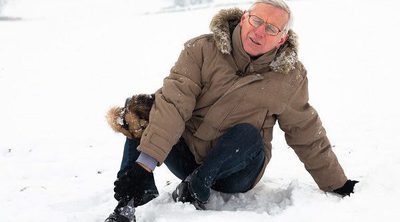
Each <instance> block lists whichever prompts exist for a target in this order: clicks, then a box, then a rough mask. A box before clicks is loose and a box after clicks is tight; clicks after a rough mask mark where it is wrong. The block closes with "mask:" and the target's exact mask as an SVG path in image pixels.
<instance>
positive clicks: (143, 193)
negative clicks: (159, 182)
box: [114, 163, 158, 207]
mask: <svg viewBox="0 0 400 222" xmlns="http://www.w3.org/2000/svg"><path fill="white" fill-rule="evenodd" d="M114 192H115V194H114V198H115V199H116V200H118V201H121V200H130V199H132V198H134V203H135V207H137V206H140V205H143V204H145V203H147V202H149V201H150V200H152V199H154V198H155V197H157V196H158V191H157V187H156V185H155V183H154V176H153V173H151V172H148V171H147V170H145V169H144V168H143V167H141V166H140V165H139V164H137V163H135V164H134V166H133V167H132V168H131V169H129V170H128V171H126V172H125V173H124V174H123V175H122V176H121V177H119V178H118V179H117V180H116V181H115V182H114Z"/></svg>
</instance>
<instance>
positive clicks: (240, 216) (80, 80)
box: [0, 0, 400, 222]
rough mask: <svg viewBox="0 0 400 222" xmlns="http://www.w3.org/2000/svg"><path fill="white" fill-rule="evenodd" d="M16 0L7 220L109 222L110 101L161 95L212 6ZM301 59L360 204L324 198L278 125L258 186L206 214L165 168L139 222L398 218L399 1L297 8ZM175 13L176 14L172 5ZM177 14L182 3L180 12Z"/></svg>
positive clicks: (3, 43)
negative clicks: (175, 196)
mask: <svg viewBox="0 0 400 222" xmlns="http://www.w3.org/2000/svg"><path fill="white" fill-rule="evenodd" d="M171 4H172V1H167V0H164V1H163V0H158V1H151V3H146V2H145V1H143V2H140V3H138V2H137V1H132V0H69V1H62V0H36V1H29V0H14V1H13V0H9V1H7V4H6V5H4V6H3V9H2V11H1V13H2V14H0V101H1V104H2V106H1V109H0V176H1V183H0V209H1V210H0V221H7V222H13V221H18V222H19V221H55V220H56V221H60V222H61V221H103V220H104V219H105V218H106V217H107V216H108V214H109V213H111V211H112V209H113V208H114V207H115V205H116V202H115V201H114V200H113V191H112V189H113V181H114V179H115V177H116V172H117V170H118V168H119V164H120V160H121V157H122V149H123V143H124V138H123V137H122V136H121V135H118V134H115V133H113V131H112V130H111V129H110V128H109V127H108V126H107V123H106V120H105V114H106V112H107V111H108V109H109V108H110V107H111V106H114V105H123V104H124V101H125V98H126V97H128V96H130V95H132V94H134V93H152V92H154V91H155V90H157V89H158V88H159V87H160V86H161V84H162V80H163V78H164V77H165V76H166V75H167V74H168V72H169V70H170V68H171V66H172V65H173V64H174V62H175V60H176V59H177V57H178V55H179V52H180V50H181V49H182V48H183V44H184V42H186V41H187V40H188V39H190V38H192V37H195V36H197V35H200V34H203V33H208V23H209V21H210V20H211V17H212V16H213V15H214V14H215V13H216V12H217V11H218V10H219V9H221V8H223V7H230V6H229V5H233V6H237V7H240V8H242V9H246V8H247V7H248V6H249V4H248V1H241V2H233V3H232V1H222V0H221V1H214V2H213V3H207V5H205V6H204V7H201V6H197V7H193V8H191V10H184V9H180V10H170V9H171V7H170V6H171ZM289 5H290V6H291V8H292V11H293V13H294V15H295V21H294V30H295V31H296V32H297V34H298V35H299V41H300V50H299V56H300V58H301V60H302V61H303V63H304V64H305V67H306V68H307V70H308V75H309V88H310V100H311V104H312V105H313V106H314V107H315V108H316V110H318V112H319V114H320V116H321V119H322V121H323V123H324V126H325V128H326V130H327V132H328V136H329V138H330V140H331V142H332V144H333V145H334V150H335V153H336V154H337V156H338V158H339V160H340V162H341V164H342V166H343V168H344V169H345V172H346V174H347V176H348V177H349V178H351V179H356V180H360V181H361V182H360V183H359V184H357V185H356V187H355V194H352V195H351V197H346V198H340V197H338V196H336V195H333V194H329V193H324V192H322V191H320V190H319V189H318V187H317V186H316V184H315V183H314V181H313V180H312V178H311V177H310V175H309V174H308V173H307V172H306V170H305V169H304V167H303V165H302V163H301V162H300V161H299V160H298V158H297V157H296V155H295V154H294V152H293V151H292V150H291V149H287V145H286V143H285V141H284V138H283V135H282V132H281V131H280V130H279V128H276V130H275V132H274V141H273V157H272V160H271V162H270V164H269V166H268V167H267V170H266V173H265V176H264V177H263V179H262V180H261V182H260V183H259V184H258V185H257V186H256V187H255V188H254V189H253V190H251V191H249V192H247V193H244V194H236V195H226V194H221V193H215V192H213V193H212V195H211V200H210V203H209V206H208V207H209V208H210V209H212V210H210V211H197V210H195V208H194V207H193V206H191V205H189V204H181V203H178V204H177V203H174V202H173V201H172V198H171V193H172V191H173V190H174V188H175V187H176V186H177V185H178V183H179V182H180V181H179V180H178V179H177V178H176V177H174V176H173V175H172V174H171V173H169V171H168V169H167V168H166V167H164V166H162V167H160V168H158V169H156V172H155V175H156V183H157V186H158V189H159V191H160V196H159V197H158V198H157V199H155V200H154V201H152V202H150V203H149V204H148V205H145V206H142V207H139V208H137V210H136V213H137V218H138V220H139V221H160V222H161V221H162V222H166V221H193V222H194V221H204V220H206V221H250V220H251V221H308V222H309V221H378V220H379V221H398V219H397V217H398V213H397V207H396V205H397V204H396V203H398V202H399V201H398V199H399V198H400V191H399V189H398V185H399V183H400V177H399V173H398V172H399V171H398V169H400V152H399V148H400V147H399V145H398V143H397V139H396V138H398V135H397V134H398V132H400V115H399V113H400V106H399V102H396V101H398V98H397V97H398V95H399V87H398V82H399V79H400V78H399V74H398V72H399V71H398V67H397V66H398V61H397V60H398V59H397V58H398V57H397V54H398V52H399V49H400V48H399V43H398V42H397V39H399V37H400V35H399V34H400V32H399V31H398V30H397V29H396V28H395V27H397V26H398V24H400V23H399V22H400V16H399V14H398V13H397V10H398V6H399V5H400V3H398V1H394V0H393V1H392V0H383V1H379V2H377V1H362V0H353V1H345V0H336V1H329V0H327V1H317V0H293V1H290V2H289ZM172 8H173V7H172ZM175 8H176V7H175Z"/></svg>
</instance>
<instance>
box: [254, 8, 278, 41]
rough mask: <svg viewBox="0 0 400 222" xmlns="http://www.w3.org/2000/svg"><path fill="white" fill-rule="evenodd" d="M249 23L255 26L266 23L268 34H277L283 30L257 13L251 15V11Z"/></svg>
mask: <svg viewBox="0 0 400 222" xmlns="http://www.w3.org/2000/svg"><path fill="white" fill-rule="evenodd" d="M249 23H250V25H252V26H253V27H254V28H258V27H260V26H262V25H263V24H264V23H265V32H266V33H267V34H268V35H272V36H276V35H278V34H279V33H280V32H281V30H280V29H279V28H278V27H276V26H274V25H272V24H271V23H268V22H266V21H264V20H263V19H262V18H260V17H258V16H256V15H250V13H249Z"/></svg>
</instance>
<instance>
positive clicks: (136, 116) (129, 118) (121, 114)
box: [106, 94, 154, 139]
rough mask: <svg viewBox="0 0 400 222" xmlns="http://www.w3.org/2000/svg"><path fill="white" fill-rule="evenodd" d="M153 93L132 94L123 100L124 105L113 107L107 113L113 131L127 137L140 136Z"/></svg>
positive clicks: (145, 123) (151, 102) (146, 119)
mask: <svg viewBox="0 0 400 222" xmlns="http://www.w3.org/2000/svg"><path fill="white" fill-rule="evenodd" d="M153 102H154V94H151V95H145V94H140V95H134V96H132V97H131V98H128V99H127V100H126V102H125V107H113V108H111V109H110V110H109V111H108V113H107V116H106V117H107V122H108V124H109V125H110V126H111V128H112V129H113V130H114V131H115V132H119V133H122V134H124V135H125V136H126V137H128V138H131V139H132V138H138V139H139V138H141V137H142V133H143V131H144V130H145V129H146V127H147V125H148V122H149V114H150V109H151V106H152V105H153Z"/></svg>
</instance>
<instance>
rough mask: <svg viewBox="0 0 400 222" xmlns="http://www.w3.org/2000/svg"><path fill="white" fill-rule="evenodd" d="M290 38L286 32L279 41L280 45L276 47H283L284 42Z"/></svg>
mask: <svg viewBox="0 0 400 222" xmlns="http://www.w3.org/2000/svg"><path fill="white" fill-rule="evenodd" d="M288 38H289V34H286V35H285V36H284V37H282V38H281V40H280V41H279V42H278V45H277V46H276V48H279V47H281V45H283V43H285V42H286V40H287V39H288Z"/></svg>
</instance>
